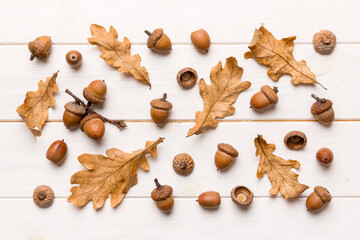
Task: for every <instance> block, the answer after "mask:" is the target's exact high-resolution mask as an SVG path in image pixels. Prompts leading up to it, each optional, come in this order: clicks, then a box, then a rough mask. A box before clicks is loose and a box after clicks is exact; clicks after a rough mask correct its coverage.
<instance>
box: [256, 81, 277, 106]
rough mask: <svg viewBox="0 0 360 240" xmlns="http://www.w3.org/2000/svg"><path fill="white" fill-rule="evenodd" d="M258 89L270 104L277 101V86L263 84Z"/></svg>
mask: <svg viewBox="0 0 360 240" xmlns="http://www.w3.org/2000/svg"><path fill="white" fill-rule="evenodd" d="M260 90H261V92H262V93H263V94H264V95H265V96H266V97H267V99H269V101H270V102H271V104H276V103H277V102H278V101H279V97H278V95H277V92H278V89H277V87H273V88H272V87H270V86H269V85H264V86H262V87H261V88H260Z"/></svg>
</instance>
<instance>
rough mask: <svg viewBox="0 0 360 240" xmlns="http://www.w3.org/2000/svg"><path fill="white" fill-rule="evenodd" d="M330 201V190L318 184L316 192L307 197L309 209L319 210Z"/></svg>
mask: <svg viewBox="0 0 360 240" xmlns="http://www.w3.org/2000/svg"><path fill="white" fill-rule="evenodd" d="M330 201H331V194H330V192H329V191H328V190H327V189H326V188H324V187H322V186H316V187H315V188H314V192H312V193H311V194H310V195H309V197H308V198H307V199H306V208H307V209H308V211H319V210H320V209H322V208H323V207H324V206H325V205H326V204H327V203H329V202H330Z"/></svg>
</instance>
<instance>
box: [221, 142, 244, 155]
mask: <svg viewBox="0 0 360 240" xmlns="http://www.w3.org/2000/svg"><path fill="white" fill-rule="evenodd" d="M217 147H218V149H219V150H220V151H222V152H225V153H227V154H229V155H230V156H232V157H234V158H236V157H237V156H239V152H238V151H237V150H236V149H235V148H234V147H233V146H231V145H230V144H227V143H219V144H218V145H217Z"/></svg>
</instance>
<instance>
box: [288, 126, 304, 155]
mask: <svg viewBox="0 0 360 240" xmlns="http://www.w3.org/2000/svg"><path fill="white" fill-rule="evenodd" d="M306 142H307V138H306V135H305V134H304V133H303V132H300V131H291V132H289V133H288V134H286V135H285V137H284V143H285V145H286V146H287V147H288V148H289V149H291V150H300V149H303V148H304V147H305V146H306Z"/></svg>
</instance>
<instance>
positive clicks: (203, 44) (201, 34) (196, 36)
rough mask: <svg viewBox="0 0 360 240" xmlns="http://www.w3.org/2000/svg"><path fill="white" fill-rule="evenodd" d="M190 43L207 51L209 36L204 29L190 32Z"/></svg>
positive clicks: (200, 49) (209, 42)
mask: <svg viewBox="0 0 360 240" xmlns="http://www.w3.org/2000/svg"><path fill="white" fill-rule="evenodd" d="M190 39H191V42H192V44H193V45H194V46H195V47H196V48H197V49H198V50H199V51H204V52H208V49H209V48H210V44H211V40H210V36H209V34H208V33H207V31H205V30H204V29H199V30H197V31H195V32H192V33H191V35H190Z"/></svg>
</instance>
